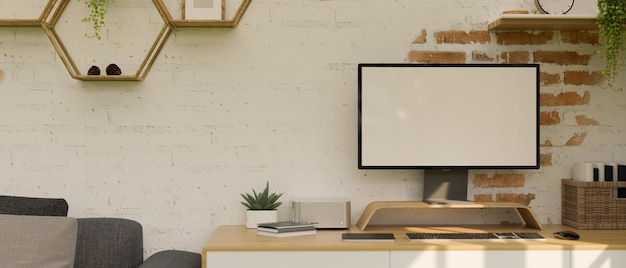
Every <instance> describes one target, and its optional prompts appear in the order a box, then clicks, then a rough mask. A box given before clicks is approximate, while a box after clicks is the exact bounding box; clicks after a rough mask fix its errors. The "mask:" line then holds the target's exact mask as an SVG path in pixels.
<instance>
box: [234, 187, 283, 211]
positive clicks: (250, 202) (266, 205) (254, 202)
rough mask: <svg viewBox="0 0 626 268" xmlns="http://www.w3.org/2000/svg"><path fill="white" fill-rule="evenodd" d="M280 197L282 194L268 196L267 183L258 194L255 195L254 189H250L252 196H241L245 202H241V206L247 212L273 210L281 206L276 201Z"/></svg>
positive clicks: (247, 194) (280, 203)
mask: <svg viewBox="0 0 626 268" xmlns="http://www.w3.org/2000/svg"><path fill="white" fill-rule="evenodd" d="M282 195H283V194H282V193H280V194H276V193H271V194H270V183H269V182H267V184H266V185H265V189H263V191H262V192H260V193H257V192H256V191H255V190H254V189H252V194H249V193H246V194H241V197H243V199H244V200H245V202H241V204H243V205H244V206H245V207H246V208H248V209H249V210H274V209H276V208H278V207H279V206H280V205H282V204H283V203H282V202H279V201H278V199H279V198H280V197H281V196H282Z"/></svg>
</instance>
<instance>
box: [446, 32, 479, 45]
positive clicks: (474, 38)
mask: <svg viewBox="0 0 626 268" xmlns="http://www.w3.org/2000/svg"><path fill="white" fill-rule="evenodd" d="M435 40H437V44H474V43H478V44H487V43H489V41H491V36H489V32H487V31H471V32H464V31H445V32H436V33H435Z"/></svg>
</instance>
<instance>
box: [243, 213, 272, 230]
mask: <svg viewBox="0 0 626 268" xmlns="http://www.w3.org/2000/svg"><path fill="white" fill-rule="evenodd" d="M277 221H278V210H246V228H249V229H252V228H256V227H257V224H259V223H265V222H277Z"/></svg>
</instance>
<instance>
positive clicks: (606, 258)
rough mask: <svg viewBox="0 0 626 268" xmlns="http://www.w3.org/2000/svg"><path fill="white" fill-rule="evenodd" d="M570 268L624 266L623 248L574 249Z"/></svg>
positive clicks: (625, 259)
mask: <svg viewBox="0 0 626 268" xmlns="http://www.w3.org/2000/svg"><path fill="white" fill-rule="evenodd" d="M571 267H572V268H624V267H626V251H625V250H574V251H572V266H571Z"/></svg>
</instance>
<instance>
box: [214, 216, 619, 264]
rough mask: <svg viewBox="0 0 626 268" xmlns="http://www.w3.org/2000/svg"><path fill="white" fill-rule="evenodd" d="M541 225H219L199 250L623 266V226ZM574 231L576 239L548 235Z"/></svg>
mask: <svg viewBox="0 0 626 268" xmlns="http://www.w3.org/2000/svg"><path fill="white" fill-rule="evenodd" d="M543 227H544V229H543V230H537V229H532V228H524V227H515V226H506V225H498V226H482V225H480V226H467V227H410V228H404V227H378V226H371V227H368V229H367V231H365V232H393V233H394V235H395V236H396V241H395V242H342V241H341V233H344V232H364V231H360V230H359V229H358V228H357V227H352V228H350V229H349V230H318V232H317V234H316V235H312V236H299V237H287V238H274V237H265V236H257V235H256V230H255V229H246V228H245V227H244V226H239V225H230V226H228V225H227V226H220V227H218V228H217V230H216V231H215V233H214V234H213V236H212V237H211V238H210V239H209V241H208V242H207V244H206V245H205V246H204V248H203V250H202V267H203V268H233V267H255V268H257V267H258V268H265V267H267V268H299V267H305V268H309V267H310V268H313V267H315V268H318V267H323V268H346V267H359V268H369V267H372V268H418V267H419V268H429V267H433V268H448V267H450V268H452V267H455V268H456V267H481V268H483V267H487V268H495V267H507V268H522V267H533V268H536V267H550V268H617V267H626V231H624V230H577V229H573V228H571V227H567V226H563V225H544V226H543ZM557 230H573V231H575V232H577V233H579V234H580V235H581V239H580V240H577V241H567V240H560V239H556V238H553V236H552V233H553V232H555V231H557ZM412 231H414V232H421V231H428V232H440V231H449V232H457V231H465V232H499V231H503V232H538V233H540V234H542V235H543V236H545V237H546V238H547V241H545V242H533V241H524V242H442V243H423V242H411V241H408V240H407V239H405V238H404V233H406V232H412Z"/></svg>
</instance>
